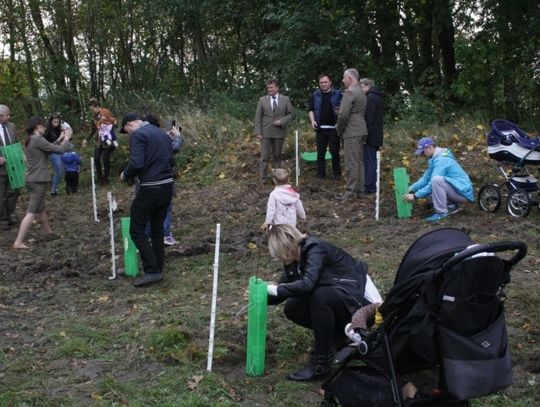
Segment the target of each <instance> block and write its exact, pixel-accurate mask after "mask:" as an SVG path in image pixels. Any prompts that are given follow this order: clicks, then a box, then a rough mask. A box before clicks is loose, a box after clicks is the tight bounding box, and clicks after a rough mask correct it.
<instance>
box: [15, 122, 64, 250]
mask: <svg viewBox="0 0 540 407" xmlns="http://www.w3.org/2000/svg"><path fill="white" fill-rule="evenodd" d="M45 128H46V122H45V120H43V119H42V118H41V117H31V118H30V119H28V122H27V125H26V132H27V133H28V138H27V139H26V141H25V146H26V149H25V154H26V165H27V169H26V185H27V188H28V191H29V192H30V202H29V203H28V209H27V210H26V215H25V216H24V219H23V220H22V222H21V226H20V228H19V233H18V235H17V239H16V240H15V242H14V243H13V248H14V249H28V246H26V244H24V238H25V237H26V234H27V233H28V230H29V229H30V226H32V222H33V221H34V219H36V220H37V221H38V222H39V223H40V224H41V227H42V228H43V231H44V232H45V233H46V234H47V235H48V236H51V235H52V230H51V227H50V226H49V221H48V219H47V212H46V211H45V194H46V193H47V190H48V186H49V180H50V179H51V174H49V167H48V158H49V154H51V153H59V154H62V153H64V152H65V151H66V150H67V149H68V147H69V146H70V145H71V143H69V136H68V137H63V136H60V137H62V139H60V138H59V139H58V140H57V141H58V142H60V144H59V145H56V144H51V143H49V142H48V141H47V140H46V139H45V137H43V135H44V134H45Z"/></svg>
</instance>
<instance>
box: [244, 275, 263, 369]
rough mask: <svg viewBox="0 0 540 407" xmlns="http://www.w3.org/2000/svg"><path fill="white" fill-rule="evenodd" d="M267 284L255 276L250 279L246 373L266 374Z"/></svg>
mask: <svg viewBox="0 0 540 407" xmlns="http://www.w3.org/2000/svg"><path fill="white" fill-rule="evenodd" d="M267 285H268V284H267V283H266V282H265V281H263V280H261V279H259V278H256V277H255V276H252V277H250V279H249V303H248V329H247V358H246V373H247V375H248V376H261V375H263V374H264V360H265V353H266V319H267V309H268V305H267V304H268V303H267V301H268V294H267V291H266V290H267Z"/></svg>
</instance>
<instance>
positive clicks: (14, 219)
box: [9, 213, 19, 225]
mask: <svg viewBox="0 0 540 407" xmlns="http://www.w3.org/2000/svg"><path fill="white" fill-rule="evenodd" d="M17 223H19V217H18V216H17V215H15V214H14V213H12V214H11V215H9V224H10V225H16V224H17Z"/></svg>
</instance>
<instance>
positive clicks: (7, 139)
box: [0, 123, 11, 146]
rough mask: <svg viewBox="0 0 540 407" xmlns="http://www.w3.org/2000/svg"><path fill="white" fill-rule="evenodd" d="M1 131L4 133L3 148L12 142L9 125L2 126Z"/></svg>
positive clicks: (0, 126)
mask: <svg viewBox="0 0 540 407" xmlns="http://www.w3.org/2000/svg"><path fill="white" fill-rule="evenodd" d="M0 129H2V131H1V132H0V133H1V134H2V146H7V144H8V142H11V138H10V137H9V131H8V130H7V124H6V123H3V124H0ZM6 133H7V134H6Z"/></svg>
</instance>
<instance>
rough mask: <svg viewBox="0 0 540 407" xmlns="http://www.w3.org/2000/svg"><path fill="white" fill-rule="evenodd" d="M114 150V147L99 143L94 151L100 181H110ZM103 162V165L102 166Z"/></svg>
mask: <svg viewBox="0 0 540 407" xmlns="http://www.w3.org/2000/svg"><path fill="white" fill-rule="evenodd" d="M113 150H114V148H113V147H112V146H107V145H103V143H99V144H98V145H97V146H96V148H95V149H94V163H95V164H96V172H97V176H98V180H103V179H105V180H108V179H109V173H110V171H111V153H112V151H113ZM102 160H103V165H102Z"/></svg>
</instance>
